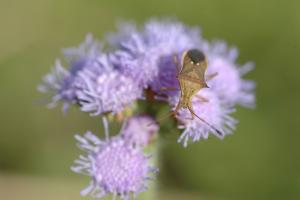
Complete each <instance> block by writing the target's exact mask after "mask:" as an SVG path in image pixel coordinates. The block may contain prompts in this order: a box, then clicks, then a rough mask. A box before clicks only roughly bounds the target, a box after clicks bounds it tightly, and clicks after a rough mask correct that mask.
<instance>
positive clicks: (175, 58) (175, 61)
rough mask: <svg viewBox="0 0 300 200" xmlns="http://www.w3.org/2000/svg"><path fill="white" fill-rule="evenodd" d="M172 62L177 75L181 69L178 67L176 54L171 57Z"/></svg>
mask: <svg viewBox="0 0 300 200" xmlns="http://www.w3.org/2000/svg"><path fill="white" fill-rule="evenodd" d="M173 61H174V63H175V65H176V69H177V74H179V72H180V69H181V67H180V65H179V62H178V57H177V55H176V54H174V55H173Z"/></svg>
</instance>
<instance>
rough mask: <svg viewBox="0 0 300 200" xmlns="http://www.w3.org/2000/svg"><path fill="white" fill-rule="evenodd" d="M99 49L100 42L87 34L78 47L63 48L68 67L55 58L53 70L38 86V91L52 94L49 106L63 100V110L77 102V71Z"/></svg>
mask: <svg viewBox="0 0 300 200" xmlns="http://www.w3.org/2000/svg"><path fill="white" fill-rule="evenodd" d="M101 49H102V45H101V43H99V42H97V41H95V40H94V39H93V37H92V35H90V34H88V35H87V37H86V39H85V41H84V42H83V43H82V44H80V45H79V46H78V47H73V48H67V49H64V50H63V53H64V56H65V60H66V61H67V64H68V66H69V69H68V70H66V69H65V68H64V67H63V66H62V64H61V61H60V60H57V61H56V63H55V67H54V68H53V70H52V71H51V72H50V73H49V74H47V75H46V76H45V77H44V78H43V83H42V84H41V85H39V87H38V90H39V91H40V92H43V93H48V94H49V95H51V96H52V100H51V101H52V102H51V103H50V104H49V107H51V108H52V107H55V106H56V105H57V103H58V102H59V101H63V110H64V111H66V110H67V109H68V108H69V105H70V104H74V103H78V101H77V97H76V91H77V88H76V86H75V84H78V82H80V80H79V79H80V78H79V77H78V73H79V72H80V71H82V70H83V69H84V68H86V67H88V66H90V65H91V64H92V63H93V62H94V61H95V59H96V57H97V56H98V55H99V54H100V52H101Z"/></svg>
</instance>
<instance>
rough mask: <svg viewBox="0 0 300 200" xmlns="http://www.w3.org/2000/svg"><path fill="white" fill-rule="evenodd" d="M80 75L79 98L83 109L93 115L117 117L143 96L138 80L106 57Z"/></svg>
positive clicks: (100, 58)
mask: <svg viewBox="0 0 300 200" xmlns="http://www.w3.org/2000/svg"><path fill="white" fill-rule="evenodd" d="M78 76H79V77H80V79H81V80H82V82H79V84H77V85H76V86H77V92H76V95H77V98H78V101H79V104H80V105H81V110H82V111H85V112H91V113H92V115H99V114H103V113H106V112H112V113H114V114H116V113H118V112H120V111H122V110H123V109H124V108H125V107H127V106H130V105H131V104H132V103H133V102H134V101H135V100H136V99H138V98H141V96H142V89H141V88H140V87H138V85H137V84H136V82H135V80H133V79H132V78H131V77H127V76H126V75H124V74H122V73H121V72H120V71H118V70H115V69H114V68H113V66H112V65H111V63H110V61H109V59H108V57H107V56H106V55H105V54H103V55H101V56H99V57H98V58H97V60H96V62H94V63H93V66H90V67H89V68H86V69H84V70H82V71H81V72H80V73H79V75H78Z"/></svg>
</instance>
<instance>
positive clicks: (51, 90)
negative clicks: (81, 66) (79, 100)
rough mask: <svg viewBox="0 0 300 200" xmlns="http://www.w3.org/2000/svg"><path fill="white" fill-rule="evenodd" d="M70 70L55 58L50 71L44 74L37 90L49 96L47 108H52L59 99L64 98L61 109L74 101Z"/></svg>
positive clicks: (65, 108)
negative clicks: (49, 100)
mask: <svg viewBox="0 0 300 200" xmlns="http://www.w3.org/2000/svg"><path fill="white" fill-rule="evenodd" d="M69 79H71V75H70V72H69V71H67V70H66V69H65V68H64V67H63V66H62V65H61V62H60V60H56V62H55V66H54V68H53V69H52V71H51V72H50V73H49V74H47V75H46V76H44V78H43V83H42V84H40V85H39V86H38V90H39V91H40V92H42V93H47V94H48V95H50V96H51V102H50V103H49V104H48V107H49V108H53V107H55V106H56V105H57V103H58V102H59V101H61V100H64V101H65V102H64V104H63V111H66V110H67V109H68V107H69V103H75V99H74V89H73V88H72V86H70V84H69V83H70V82H69V81H68V80H69Z"/></svg>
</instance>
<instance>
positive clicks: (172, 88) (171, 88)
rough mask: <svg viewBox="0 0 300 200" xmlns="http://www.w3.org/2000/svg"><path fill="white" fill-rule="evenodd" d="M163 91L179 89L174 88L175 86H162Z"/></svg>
mask: <svg viewBox="0 0 300 200" xmlns="http://www.w3.org/2000/svg"><path fill="white" fill-rule="evenodd" d="M160 90H161V91H178V90H179V89H178V88H174V87H162V88H160Z"/></svg>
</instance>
